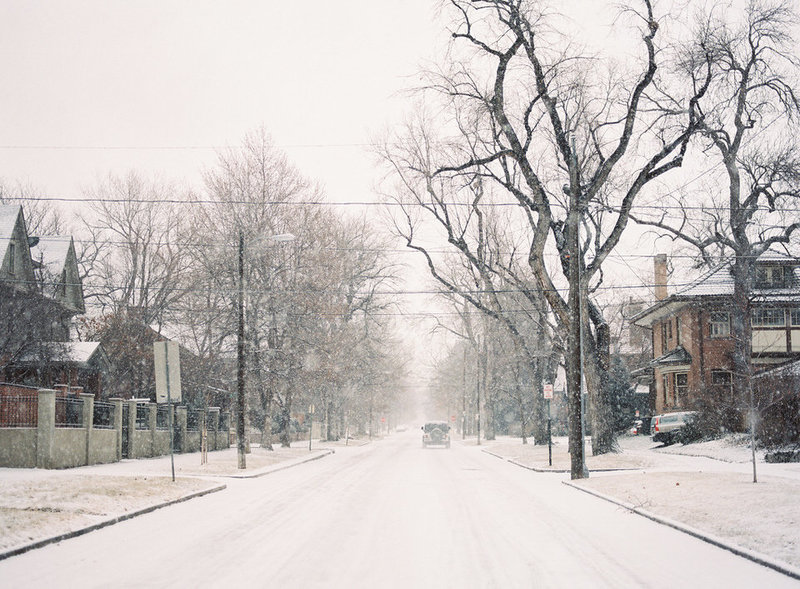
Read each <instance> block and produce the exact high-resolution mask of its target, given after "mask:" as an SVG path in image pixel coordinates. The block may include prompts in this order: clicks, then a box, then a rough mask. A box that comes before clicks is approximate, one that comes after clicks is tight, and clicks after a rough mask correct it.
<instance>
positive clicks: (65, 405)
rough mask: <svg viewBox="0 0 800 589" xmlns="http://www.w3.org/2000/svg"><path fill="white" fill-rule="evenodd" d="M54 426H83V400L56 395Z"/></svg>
mask: <svg viewBox="0 0 800 589" xmlns="http://www.w3.org/2000/svg"><path fill="white" fill-rule="evenodd" d="M56 427H83V401H82V400H81V399H78V398H76V397H56Z"/></svg>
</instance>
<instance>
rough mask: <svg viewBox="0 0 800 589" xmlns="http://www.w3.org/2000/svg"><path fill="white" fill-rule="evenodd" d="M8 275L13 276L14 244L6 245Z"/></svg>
mask: <svg viewBox="0 0 800 589" xmlns="http://www.w3.org/2000/svg"><path fill="white" fill-rule="evenodd" d="M8 273H9V274H12V275H13V274H14V243H13V242H12V243H9V244H8Z"/></svg>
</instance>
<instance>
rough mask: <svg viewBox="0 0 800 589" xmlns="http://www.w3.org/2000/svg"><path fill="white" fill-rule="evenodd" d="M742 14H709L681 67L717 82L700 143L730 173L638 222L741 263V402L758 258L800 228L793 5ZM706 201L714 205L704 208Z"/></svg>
mask: <svg viewBox="0 0 800 589" xmlns="http://www.w3.org/2000/svg"><path fill="white" fill-rule="evenodd" d="M737 16H738V15H736V14H732V13H731V12H726V13H725V14H724V15H722V14H720V13H718V12H713V13H712V14H710V15H707V16H703V17H700V19H699V24H698V27H697V31H696V34H695V37H694V39H693V42H692V44H691V45H690V46H688V47H687V48H686V51H685V55H684V59H683V60H682V62H681V65H682V66H683V67H684V68H685V73H686V74H688V76H689V79H690V80H691V81H692V83H693V84H695V85H698V84H703V85H706V86H708V91H707V92H706V94H705V96H703V98H702V100H701V101H700V102H699V103H698V110H697V112H698V113H699V115H700V116H698V118H697V121H696V129H695V132H696V133H695V135H694V137H695V138H696V140H697V142H698V144H699V146H700V147H701V148H703V150H704V153H705V154H706V156H707V158H708V159H709V163H710V165H711V166H712V168H713V167H714V166H717V165H719V164H721V166H722V168H723V172H722V176H721V178H719V179H718V180H719V182H717V183H715V185H716V186H717V187H719V189H718V192H714V193H712V194H710V195H700V196H699V197H695V198H693V199H691V200H690V199H689V198H687V197H686V195H685V194H683V195H681V196H682V197H683V198H682V199H681V200H679V201H678V202H677V203H676V205H677V207H678V208H679V211H681V212H682V214H679V215H678V220H677V222H676V221H675V220H674V216H675V214H674V211H673V212H672V215H671V216H672V218H670V217H668V216H666V215H660V216H658V217H652V216H651V217H647V216H645V215H643V214H637V216H636V220H637V221H638V222H640V223H643V224H645V225H650V226H652V227H656V228H657V229H659V230H661V231H662V232H665V233H667V234H669V235H671V236H673V237H675V238H678V239H680V240H682V241H683V242H684V243H685V244H688V245H690V246H691V247H693V248H695V251H696V253H697V254H698V257H699V259H700V260H701V262H702V263H703V264H706V265H709V266H714V265H717V264H719V263H720V262H721V261H727V260H730V261H731V262H732V273H733V307H732V313H731V330H732V332H733V333H734V334H735V335H736V339H735V350H734V353H733V357H732V363H733V371H734V375H735V376H734V378H733V387H734V397H735V398H736V399H738V400H739V401H740V402H741V401H743V400H745V399H747V398H748V396H749V393H750V384H749V380H750V375H751V371H752V370H751V365H750V360H751V356H752V353H751V345H752V341H751V335H750V333H751V330H750V322H749V320H748V317H749V309H750V302H751V299H752V291H753V286H754V284H755V280H756V277H755V272H754V270H755V262H756V260H757V259H758V258H759V256H761V255H762V254H763V253H764V252H765V251H767V250H768V249H769V248H770V247H772V246H774V245H776V244H788V243H790V241H791V238H792V236H793V235H794V234H795V232H796V231H797V230H798V229H800V222H798V221H797V212H798V204H799V202H800V201H798V198H799V197H800V151H799V150H800V145H799V144H798V143H797V141H796V139H795V138H796V136H797V133H796V131H797V129H796V125H795V122H796V121H795V117H796V116H797V114H798V110H799V108H800V103H799V102H798V98H797V96H796V94H795V91H794V87H793V84H794V82H795V80H796V75H797V72H798V71H800V70H799V69H798V67H799V66H800V61H798V60H797V59H796V57H795V55H794V41H793V39H792V36H791V30H792V26H793V25H794V24H796V23H797V12H796V10H795V5H794V3H793V2H788V1H785V0H751V1H749V2H748V3H747V5H746V7H745V8H744V11H743V15H741V16H742V19H741V22H740V23H739V24H733V23H734V22H735V21H734V19H735V18H736V17H737ZM712 173H713V171H712ZM706 196H709V197H710V198H707V197H706ZM698 201H700V202H704V203H707V204H704V205H703V206H702V207H697V206H696V203H697V202H698ZM690 202H691V203H692V204H691V205H690V204H689V203H690ZM698 209H699V210H698ZM698 217H699V218H698Z"/></svg>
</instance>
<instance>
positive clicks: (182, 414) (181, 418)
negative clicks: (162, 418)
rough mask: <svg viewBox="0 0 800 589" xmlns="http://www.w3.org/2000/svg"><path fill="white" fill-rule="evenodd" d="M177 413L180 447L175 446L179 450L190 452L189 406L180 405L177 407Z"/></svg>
mask: <svg viewBox="0 0 800 589" xmlns="http://www.w3.org/2000/svg"><path fill="white" fill-rule="evenodd" d="M175 412H176V413H177V416H176V419H177V421H178V431H179V432H180V436H181V439H180V447H179V448H175V450H176V451H178V452H188V450H189V444H188V440H187V439H186V438H187V429H186V426H187V407H186V405H179V406H178V407H176V408H175Z"/></svg>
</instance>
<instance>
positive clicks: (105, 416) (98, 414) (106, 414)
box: [92, 401, 114, 429]
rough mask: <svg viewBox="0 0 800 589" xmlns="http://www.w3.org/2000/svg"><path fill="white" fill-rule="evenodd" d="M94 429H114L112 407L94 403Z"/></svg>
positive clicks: (108, 404)
mask: <svg viewBox="0 0 800 589" xmlns="http://www.w3.org/2000/svg"><path fill="white" fill-rule="evenodd" d="M92 427H94V428H96V429H114V405H113V404H111V403H105V402H103V401H95V402H94V421H93V422H92Z"/></svg>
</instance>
